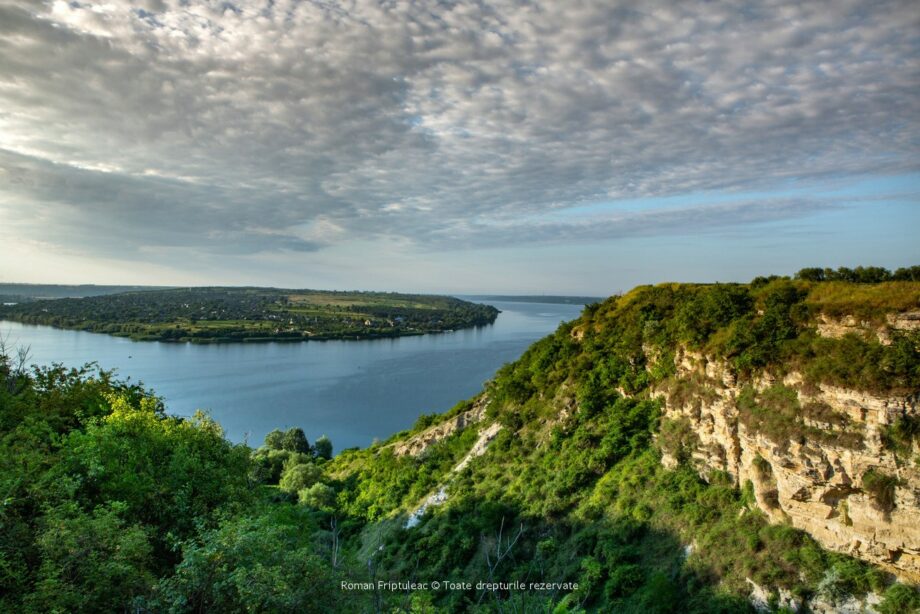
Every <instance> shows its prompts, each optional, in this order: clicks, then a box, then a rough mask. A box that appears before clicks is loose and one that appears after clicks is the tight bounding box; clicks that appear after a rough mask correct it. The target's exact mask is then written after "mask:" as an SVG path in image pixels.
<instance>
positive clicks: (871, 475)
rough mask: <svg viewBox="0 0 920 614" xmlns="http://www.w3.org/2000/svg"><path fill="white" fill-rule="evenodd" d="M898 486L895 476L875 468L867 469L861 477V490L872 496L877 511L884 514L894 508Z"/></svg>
mask: <svg viewBox="0 0 920 614" xmlns="http://www.w3.org/2000/svg"><path fill="white" fill-rule="evenodd" d="M900 484H901V481H900V480H899V479H898V478H897V476H893V475H888V474H886V473H883V472H882V471H879V470H878V469H875V468H871V469H869V470H868V471H866V472H865V473H864V474H863V476H862V488H863V490H865V491H866V492H867V493H869V495H871V496H872V500H873V502H874V503H875V505H876V506H877V507H878V509H880V510H882V511H883V512H886V513H887V512H891V511H892V510H893V509H894V507H895V490H896V489H897V487H898V486H900Z"/></svg>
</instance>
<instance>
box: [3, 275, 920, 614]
mask: <svg viewBox="0 0 920 614" xmlns="http://www.w3.org/2000/svg"><path fill="white" fill-rule="evenodd" d="M0 373H2V374H3V378H2V379H3V382H2V383H3V385H2V386H0V429H2V433H3V437H2V439H0V446H2V447H0V476H2V477H0V489H2V490H0V492H3V493H6V495H5V498H4V499H3V500H4V504H3V507H2V508H0V512H2V514H3V516H2V518H3V524H2V525H0V553H2V559H0V562H2V565H0V589H2V590H0V608H3V609H14V610H23V609H24V610H26V611H48V610H54V609H58V610H65V611H91V610H99V609H104V610H115V609H124V608H126V607H127V604H134V606H135V607H138V608H141V609H143V610H146V611H154V612H160V611H174V612H186V611H188V612H191V611H272V612H304V611H305V612H313V611H315V612H330V611H342V612H378V611H387V612H390V611H397V612H401V611H406V612H408V611H411V612H433V611H448V612H460V611H479V612H539V611H552V612H582V611H590V612H610V611H616V612H643V613H647V612H750V611H754V610H755V609H758V610H761V611H769V610H773V611H779V610H780V609H781V608H785V611H789V610H798V611H807V610H811V611H816V612H833V611H840V610H842V609H844V608H847V607H849V608H855V609H853V610H852V611H859V609H860V608H869V609H868V610H867V611H877V612H882V613H886V614H887V613H894V612H911V611H917V610H918V609H920V594H918V592H917V589H916V583H917V581H918V580H920V558H918V557H920V552H918V550H917V544H920V539H918V534H917V531H918V530H920V529H918V527H920V523H918V522H917V519H918V517H920V500H918V497H920V426H918V425H920V407H918V393H920V283H918V282H886V283H878V284H871V283H870V284H856V283H849V282H841V281H806V280H803V279H798V280H789V279H785V278H773V279H758V280H755V281H754V282H752V283H751V284H746V285H742V284H716V285H692V284H663V285H658V286H643V287H639V288H636V289H634V290H633V291H631V292H629V293H628V294H625V295H623V296H619V297H611V298H609V299H607V300H605V301H603V302H602V303H599V304H595V305H591V306H589V307H587V308H586V309H585V311H584V312H583V314H582V316H581V317H580V318H579V319H578V320H576V321H574V322H571V323H567V324H564V325H562V326H560V328H559V329H558V330H557V332H556V333H555V334H553V335H551V336H549V337H547V338H545V339H543V340H541V341H539V342H537V343H536V344H534V345H533V346H532V347H531V348H530V349H528V350H527V352H526V353H525V354H524V355H523V356H522V357H521V358H520V359H519V360H518V361H516V362H514V363H512V364H509V365H506V366H505V367H504V368H502V369H501V370H500V371H499V372H498V373H497V374H496V376H495V377H494V378H493V379H492V380H491V381H490V382H488V383H487V384H486V385H485V387H484V390H483V392H482V393H481V394H480V395H478V396H477V397H475V398H473V399H470V400H468V401H463V402H460V403H458V404H457V406H455V407H454V408H453V409H451V410H450V411H448V412H447V413H445V414H443V415H440V416H423V417H422V418H420V419H419V422H418V424H417V425H416V426H415V428H413V429H412V430H410V431H407V432H403V433H398V434H396V435H394V436H393V437H391V438H390V439H388V440H387V441H384V442H381V443H378V444H375V445H374V446H371V447H370V448H368V449H364V450H357V449H355V450H346V451H343V452H341V453H340V454H338V455H337V456H335V457H332V454H331V451H332V450H331V444H330V442H328V441H326V440H320V441H317V442H315V443H314V445H312V446H311V445H309V443H308V442H307V441H306V439H305V438H304V437H303V433H302V432H301V431H299V430H298V429H291V430H289V431H287V432H285V433H282V432H280V431H276V432H274V433H272V434H270V435H269V436H268V437H267V438H266V441H265V445H264V446H262V447H261V448H259V449H258V450H255V451H252V450H250V449H248V448H246V447H244V446H233V445H231V444H229V443H227V442H226V441H225V440H224V439H223V437H222V434H221V431H220V428H219V426H218V425H216V424H215V423H214V422H213V421H210V420H209V419H208V418H207V417H206V416H203V415H202V416H198V417H196V418H195V419H194V420H191V421H185V420H180V419H176V418H169V417H168V416H166V415H165V414H164V413H163V407H162V404H161V403H158V401H157V400H156V399H155V398H153V397H151V396H149V393H147V392H145V391H143V390H142V389H140V388H138V387H137V386H127V385H125V384H120V383H118V382H116V381H113V380H112V379H111V377H110V376H108V375H106V374H104V373H101V374H100V373H94V372H92V371H83V372H65V371H63V370H61V369H59V368H51V369H45V370H39V371H37V372H35V373H32V374H26V373H23V372H21V371H20V370H18V369H17V368H16V365H15V364H12V362H11V361H10V360H7V361H6V367H5V368H4V369H2V370H0ZM381 582H382V584H381Z"/></svg>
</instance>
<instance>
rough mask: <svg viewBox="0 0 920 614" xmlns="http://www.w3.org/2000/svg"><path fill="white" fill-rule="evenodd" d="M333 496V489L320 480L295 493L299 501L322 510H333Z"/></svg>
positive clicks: (334, 501) (334, 502)
mask: <svg viewBox="0 0 920 614" xmlns="http://www.w3.org/2000/svg"><path fill="white" fill-rule="evenodd" d="M335 497H336V495H335V490H333V488H332V487H331V486H329V485H327V484H323V483H322V482H316V483H315V484H313V486H310V487H309V488H304V489H302V490H300V491H298V493H297V500H298V502H299V503H301V504H302V505H306V506H308V507H312V508H314V509H317V510H321V511H324V512H332V511H334V510H335V504H336V500H335Z"/></svg>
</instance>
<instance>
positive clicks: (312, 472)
mask: <svg viewBox="0 0 920 614" xmlns="http://www.w3.org/2000/svg"><path fill="white" fill-rule="evenodd" d="M321 477H323V470H322V469H320V468H319V467H317V466H316V465H314V464H313V463H305V464H293V463H289V464H287V465H286V466H285V468H284V472H283V473H282V474H281V481H280V482H278V487H279V488H281V490H283V491H284V492H289V493H296V492H299V491H301V490H303V489H304V488H309V487H311V486H313V485H314V484H316V483H317V482H319V480H320V478H321Z"/></svg>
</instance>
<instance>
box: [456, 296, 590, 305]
mask: <svg viewBox="0 0 920 614" xmlns="http://www.w3.org/2000/svg"><path fill="white" fill-rule="evenodd" d="M454 296H456V297H457V298H462V299H464V300H469V299H479V300H484V301H503V302H506V303H545V304H547V305H590V304H592V303H599V302H601V301H603V300H604V299H603V298H602V297H599V296H555V295H539V294H522V295H500V294H456V295H454Z"/></svg>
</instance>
